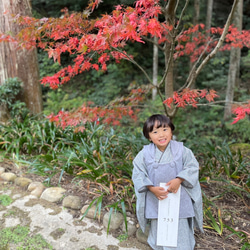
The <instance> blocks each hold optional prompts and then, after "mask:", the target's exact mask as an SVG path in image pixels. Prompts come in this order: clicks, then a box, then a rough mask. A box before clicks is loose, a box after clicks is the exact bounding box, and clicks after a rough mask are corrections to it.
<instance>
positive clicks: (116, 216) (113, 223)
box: [103, 212, 124, 231]
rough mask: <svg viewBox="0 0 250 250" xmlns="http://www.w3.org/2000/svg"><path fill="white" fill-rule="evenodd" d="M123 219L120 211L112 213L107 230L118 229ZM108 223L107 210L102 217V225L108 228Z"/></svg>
mask: <svg viewBox="0 0 250 250" xmlns="http://www.w3.org/2000/svg"><path fill="white" fill-rule="evenodd" d="M123 220H124V217H123V215H122V214H121V213H119V212H116V213H112V215H111V220H110V225H109V231H114V230H116V229H118V228H119V227H120V226H121V224H122V222H123ZM108 223H109V212H107V213H106V214H105V215H104V217H103V226H104V227H105V228H108Z"/></svg>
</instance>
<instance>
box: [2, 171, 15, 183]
mask: <svg viewBox="0 0 250 250" xmlns="http://www.w3.org/2000/svg"><path fill="white" fill-rule="evenodd" d="M1 178H2V179H3V180H4V181H8V182H14V180H15V179H16V178H17V176H16V175H15V174H13V173H2V174H1Z"/></svg>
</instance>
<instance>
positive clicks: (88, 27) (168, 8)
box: [0, 0, 250, 126]
mask: <svg viewBox="0 0 250 250" xmlns="http://www.w3.org/2000/svg"><path fill="white" fill-rule="evenodd" d="M188 2H189V1H188V0H186V1H185V3H184V5H183V6H182V10H181V11H180V15H179V18H178V19H177V17H176V16H177V15H176V10H177V7H178V6H176V4H177V3H176V1H174V0H168V1H164V3H163V5H162V4H161V3H162V1H159V0H138V1H135V3H134V7H131V6H128V7H126V6H122V5H118V6H116V7H115V9H114V10H113V12H112V13H111V14H104V15H102V17H100V18H97V19H91V18H90V16H91V13H92V12H93V11H94V9H95V8H97V7H98V5H99V4H100V3H101V0H91V1H89V5H88V7H87V8H86V9H85V10H84V11H83V12H82V13H68V10H67V9H64V10H62V12H63V15H62V17H60V18H42V19H36V18H33V17H23V16H16V17H15V20H17V22H18V23H19V24H20V25H22V26H23V27H24V28H23V29H22V31H21V32H20V33H19V34H18V35H17V36H16V37H12V36H10V35H6V34H2V35H1V36H0V41H1V40H2V41H9V42H16V43H17V42H18V43H19V44H20V46H22V47H25V48H29V49H31V48H33V47H34V46H36V47H39V48H41V49H43V50H45V51H47V52H48V55H49V57H51V58H53V59H54V60H55V61H58V62H59V63H60V58H61V55H62V54H63V53H66V52H67V53H69V54H70V55H74V59H73V63H72V65H69V66H67V67H65V68H63V69H62V70H60V71H59V72H57V73H56V74H54V75H53V76H47V77H44V78H43V79H42V80H41V83H42V84H44V85H47V84H49V85H50V87H51V88H52V89H55V88H58V86H59V85H61V84H65V83H67V82H68V81H69V80H70V79H71V78H72V77H74V76H75V75H77V74H80V73H82V72H84V71H88V70H93V69H94V70H103V71H105V70H107V65H108V63H110V62H112V61H113V60H115V61H116V62H117V63H119V62H120V61H121V60H128V61H130V62H131V63H133V64H135V65H136V66H137V67H138V68H139V69H140V70H141V71H142V72H143V73H144V75H145V77H146V79H147V80H148V82H149V83H150V85H151V86H152V87H153V86H154V87H156V88H157V92H158V94H159V95H160V98H161V99H162V103H163V107H164V109H165V112H166V114H167V115H168V116H170V117H173V116H174V115H175V113H176V110H177V108H179V107H185V106H186V105H192V106H194V107H195V106H196V104H197V102H198V101H199V100H200V99H201V98H206V99H207V100H208V101H209V102H212V101H213V100H214V98H215V97H217V95H216V92H215V91H214V90H198V89H190V87H191V85H192V84H193V82H194V81H195V80H196V78H197V76H198V75H199V74H200V72H201V70H202V69H203V68H204V67H205V65H206V64H207V63H208V62H209V60H210V59H211V58H212V57H214V56H215V55H216V53H217V52H218V51H223V50H230V48H231V47H239V48H242V47H244V46H245V47H248V48H249V47H250V32H249V31H244V30H243V31H242V32H239V31H238V30H237V29H236V28H235V27H233V26H230V23H231V20H232V15H233V12H234V10H235V6H236V4H237V2H238V0H234V3H233V5H232V9H231V12H230V14H229V16H228V20H227V22H226V24H225V27H223V28H218V27H217V28H216V27H212V28H211V29H210V30H209V31H207V32H206V31H205V30H204V25H203V24H198V25H195V26H189V27H186V26H185V25H184V24H183V20H182V18H183V16H184V12H185V10H186V8H187V5H188ZM159 17H160V18H159ZM194 32H195V34H196V35H195V36H192V34H193V33H194ZM207 33H209V36H208V35H207ZM154 37H157V41H158V43H157V44H156V45H157V46H158V48H159V50H160V51H162V53H163V54H164V57H165V70H164V74H163V75H162V77H161V80H160V81H159V83H158V84H157V85H156V86H155V85H153V82H152V79H151V77H150V75H148V73H147V71H146V70H145V69H143V68H142V67H141V65H139V64H138V63H137V62H136V61H135V59H134V57H133V55H130V54H128V53H127V52H126V45H127V43H128V41H132V42H139V43H146V42H152V43H155V40H154V39H153V38H154ZM183 56H189V57H190V60H191V61H192V62H193V67H192V69H191V70H190V73H189V75H188V76H187V79H186V81H185V82H184V83H183V86H182V87H181V88H180V89H178V90H176V91H174V75H173V71H174V62H175V60H177V59H178V58H181V57H183ZM163 85H164V86H165V87H164V92H165V93H162V92H161V89H162V88H161V87H162V86H163ZM145 93H146V88H145V89H144V90H142V89H141V88H138V89H137V90H134V91H132V92H131V93H130V97H128V98H127V99H126V98H125V99H124V98H121V99H119V100H116V101H115V102H112V103H111V104H110V105H107V106H106V107H103V108H101V107H98V108H97V107H94V108H91V105H87V104H85V105H83V107H81V108H79V109H78V110H76V111H75V112H73V113H70V112H60V113H59V114H57V115H56V116H54V115H51V116H50V119H51V120H52V121H56V122H57V123H58V124H61V125H62V126H67V125H79V124H81V123H84V121H85V120H94V121H97V120H98V119H99V118H101V117H102V115H101V114H106V116H109V118H110V119H106V120H105V122H108V123H113V124H119V118H122V117H123V116H124V115H129V116H130V117H132V118H133V119H135V118H136V110H135V109H134V108H132V106H133V104H134V102H135V101H136V102H139V101H142V100H143V99H142V98H143V95H144V94H145ZM115 105H117V106H116V107H115ZM249 108H250V104H249V103H248V104H246V105H245V106H241V107H237V108H235V109H234V113H235V114H236V119H235V121H236V122H237V121H238V120H239V119H242V118H243V117H244V115H246V114H249ZM103 117H104V115H103Z"/></svg>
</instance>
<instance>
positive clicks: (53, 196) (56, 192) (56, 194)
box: [41, 187, 66, 202]
mask: <svg viewBox="0 0 250 250" xmlns="http://www.w3.org/2000/svg"><path fill="white" fill-rule="evenodd" d="M65 192H66V190H65V189H63V188H60V187H51V188H46V189H45V190H44V191H43V193H42V195H41V199H44V200H46V201H50V202H58V201H59V200H61V199H62V197H63V194H64V193H65Z"/></svg>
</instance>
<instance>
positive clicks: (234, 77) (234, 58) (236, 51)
mask: <svg viewBox="0 0 250 250" xmlns="http://www.w3.org/2000/svg"><path fill="white" fill-rule="evenodd" d="M242 15H243V0H240V1H239V2H238V4H237V9H236V12H235V13H234V21H233V24H234V25H235V26H236V27H237V28H238V30H239V31H241V30H242ZM240 55H241V50H240V48H232V49H231V52H230V65H229V72H228V80H227V90H226V100H225V109H224V120H229V119H230V118H231V117H232V102H233V99H234V89H235V84H236V82H237V81H239V70H240Z"/></svg>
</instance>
